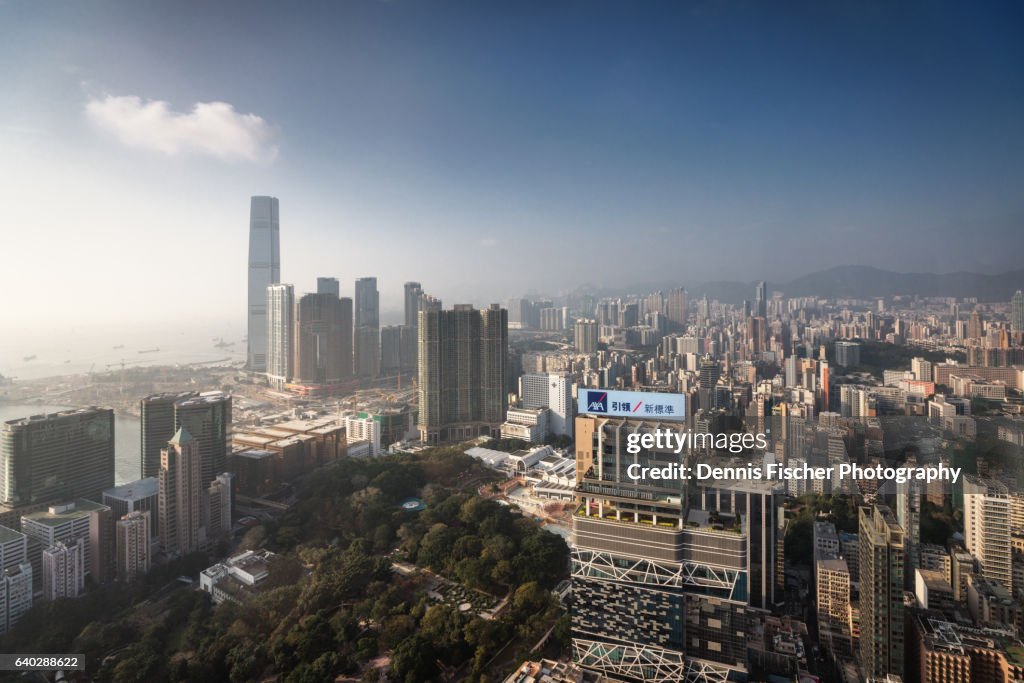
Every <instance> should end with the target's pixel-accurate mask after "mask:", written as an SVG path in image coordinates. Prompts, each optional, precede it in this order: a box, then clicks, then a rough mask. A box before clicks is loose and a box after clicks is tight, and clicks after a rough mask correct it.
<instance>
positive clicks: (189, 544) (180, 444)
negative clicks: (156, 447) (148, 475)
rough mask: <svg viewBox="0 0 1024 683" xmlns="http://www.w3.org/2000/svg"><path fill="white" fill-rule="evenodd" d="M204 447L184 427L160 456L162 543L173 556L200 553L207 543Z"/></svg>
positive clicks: (165, 550)
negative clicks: (203, 471) (204, 526)
mask: <svg viewBox="0 0 1024 683" xmlns="http://www.w3.org/2000/svg"><path fill="white" fill-rule="evenodd" d="M200 448H201V447H200V444H199V442H198V441H196V440H195V439H193V438H192V435H191V434H190V433H189V431H188V429H187V428H186V427H182V428H180V429H179V430H178V431H177V433H175V435H174V436H173V437H172V438H171V440H170V441H169V442H168V443H167V447H166V448H164V449H163V451H161V453H160V542H161V545H162V546H163V550H164V552H165V553H167V554H168V555H170V556H171V557H175V556H181V555H187V554H188V553H191V552H194V551H196V550H199V548H200V546H201V544H202V543H203V542H204V541H205V538H202V537H201V532H202V519H201V517H202V510H203V500H202V497H203V496H202V494H203V491H204V489H205V487H203V486H202V470H203V469H204V468H203V463H202V460H203V456H202V453H201V450H200Z"/></svg>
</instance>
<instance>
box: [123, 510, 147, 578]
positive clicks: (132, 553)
mask: <svg viewBox="0 0 1024 683" xmlns="http://www.w3.org/2000/svg"><path fill="white" fill-rule="evenodd" d="M150 519H151V514H150V513H149V511H146V512H141V511H138V512H129V513H128V514H127V515H125V516H124V517H122V518H121V519H119V520H117V522H116V523H115V524H114V535H115V537H116V546H117V578H118V580H119V581H134V580H135V579H137V578H139V577H140V576H143V575H145V574H146V572H148V571H149V567H150V543H151V541H150Z"/></svg>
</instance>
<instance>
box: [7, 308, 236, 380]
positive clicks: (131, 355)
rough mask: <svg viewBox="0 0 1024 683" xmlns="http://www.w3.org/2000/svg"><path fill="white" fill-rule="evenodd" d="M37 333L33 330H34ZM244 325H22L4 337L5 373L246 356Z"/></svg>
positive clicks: (30, 374) (50, 373)
mask: <svg viewBox="0 0 1024 683" xmlns="http://www.w3.org/2000/svg"><path fill="white" fill-rule="evenodd" d="M33 332H34V333H33ZM244 339H245V331H244V326H243V325H242V324H239V323H234V322H230V321H228V322H225V323H223V324H217V323H212V324H211V323H203V324H202V325H198V324H197V325H192V326H186V325H167V324H150V323H147V324H139V325H136V326H132V325H128V326H121V327H120V328H115V327H112V326H90V327H83V326H68V327H59V328H56V329H49V330H47V331H45V332H43V331H41V330H26V329H19V330H18V334H11V335H0V375H3V376H5V377H7V378H9V379H14V380H33V379H43V378H46V377H55V376H59V375H80V374H86V373H89V372H105V371H107V370H112V369H115V368H120V367H122V363H123V364H124V367H126V368H135V367H145V366H150V365H186V364H191V363H212V362H216V361H224V362H238V361H244V360H245V349H246V345H245V341H244Z"/></svg>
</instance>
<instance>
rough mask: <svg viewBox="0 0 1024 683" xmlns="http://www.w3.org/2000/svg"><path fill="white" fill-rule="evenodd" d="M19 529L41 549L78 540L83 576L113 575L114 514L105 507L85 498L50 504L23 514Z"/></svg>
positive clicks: (106, 578)
mask: <svg viewBox="0 0 1024 683" xmlns="http://www.w3.org/2000/svg"><path fill="white" fill-rule="evenodd" d="M21 532H22V533H23V534H25V535H26V536H27V537H28V539H29V542H31V541H32V540H33V539H34V540H36V541H38V542H39V544H40V545H41V546H42V547H43V548H49V547H51V546H54V545H56V544H57V543H65V544H67V545H69V546H72V545H74V544H75V543H77V542H78V541H79V540H81V541H82V542H83V544H84V545H83V550H82V552H83V553H84V554H83V558H82V561H83V563H84V567H85V570H84V571H85V575H87V576H88V575H91V576H92V577H93V580H94V581H96V582H97V583H103V582H106V581H109V580H111V579H112V578H113V574H114V516H113V513H112V512H111V510H110V508H109V507H108V506H106V505H100V504H99V503H95V502H93V501H91V500H86V499H84V498H79V499H76V500H74V501H72V502H70V503H63V504H60V505H51V506H49V507H48V508H47V509H46V510H40V511H38V512H32V513H29V514H27V515H24V516H23V517H22V518H21ZM30 560H31V561H33V562H34V561H35V559H33V558H30ZM44 576H45V574H44Z"/></svg>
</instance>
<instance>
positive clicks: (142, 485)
mask: <svg viewBox="0 0 1024 683" xmlns="http://www.w3.org/2000/svg"><path fill="white" fill-rule="evenodd" d="M164 445H165V446H166V445H167V444H166V442H165V443H164ZM157 474H159V472H157ZM159 493H160V479H159V477H147V478H145V479H139V480H138V481H131V482H128V483H127V484H121V485H120V486H115V487H114V488H111V489H107V490H106V491H104V492H103V498H102V500H101V502H102V503H103V504H104V505H106V506H107V507H109V508H110V511H111V514H112V515H113V517H114V519H121V518H122V517H124V516H125V515H129V514H131V513H133V512H148V513H150V517H149V534H150V537H151V538H156V537H158V536H159V533H160V525H159V523H158V522H159V514H160V503H159V500H160V495H159Z"/></svg>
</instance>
